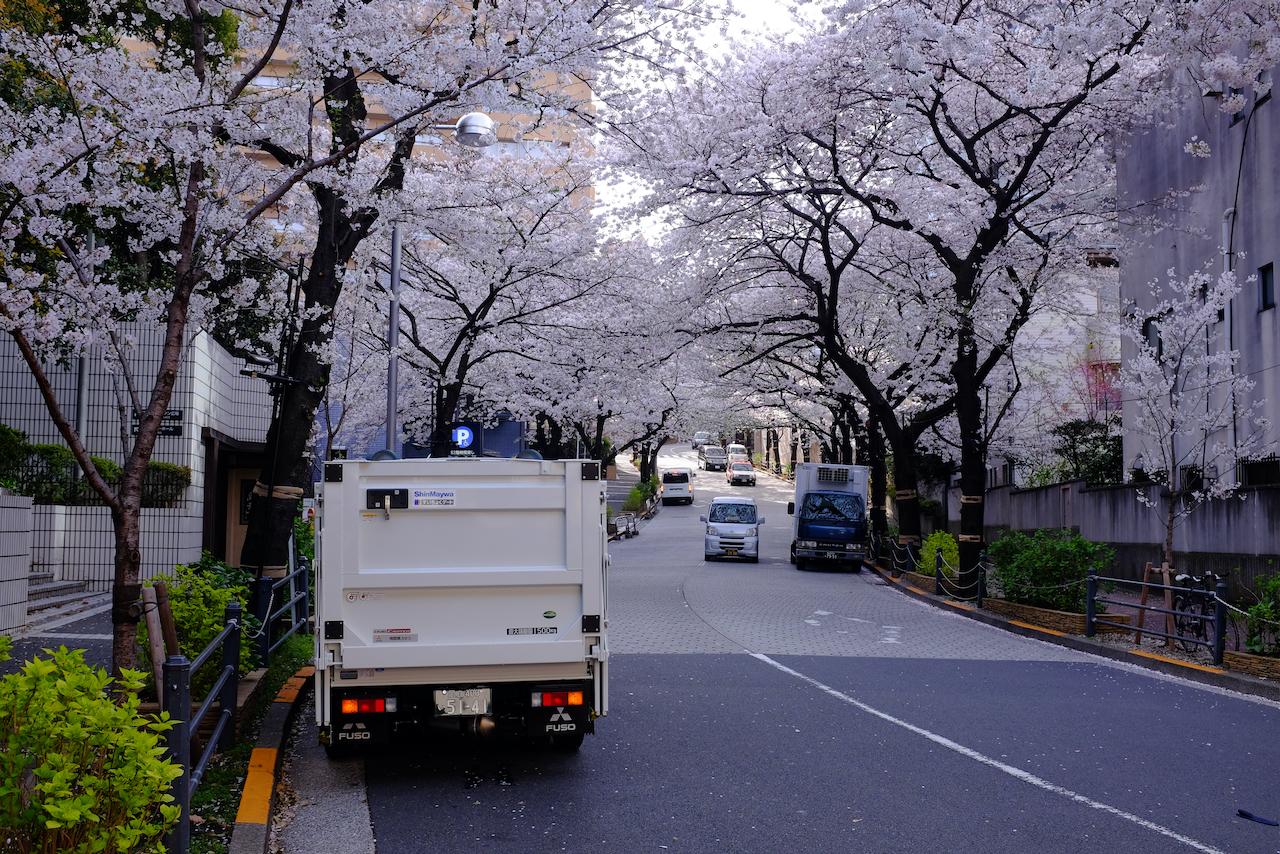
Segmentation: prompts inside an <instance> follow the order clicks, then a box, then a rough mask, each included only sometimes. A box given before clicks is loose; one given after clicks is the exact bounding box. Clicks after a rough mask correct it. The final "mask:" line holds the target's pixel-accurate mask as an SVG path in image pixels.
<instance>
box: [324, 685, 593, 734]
mask: <svg viewBox="0 0 1280 854" xmlns="http://www.w3.org/2000/svg"><path fill="white" fill-rule="evenodd" d="M467 688H483V689H485V690H487V691H488V692H489V696H490V698H491V703H490V706H489V711H488V714H483V715H475V714H468V715H446V714H441V713H440V712H439V711H438V710H437V708H436V703H435V692H436V691H437V690H440V689H449V690H454V691H457V690H463V689H467ZM593 691H594V685H593V683H592V682H590V681H575V682H530V683H509V684H497V685H484V686H477V685H467V686H460V685H399V686H396V685H386V686H378V687H364V688H340V687H334V688H333V689H332V690H331V691H330V692H329V694H328V698H327V700H328V709H329V715H328V719H329V722H328V724H327V725H326V724H323V723H322V725H321V726H320V733H319V735H320V741H321V743H323V744H330V745H337V746H344V745H352V746H355V745H376V744H385V743H389V742H391V741H393V740H394V739H395V738H396V736H397V735H402V734H409V733H419V734H420V733H422V732H424V731H426V730H428V729H443V730H450V731H454V732H458V733H462V734H468V735H489V734H504V735H514V736H529V737H534V738H539V737H545V736H570V735H576V734H579V733H593V732H594V731H595V718H596V716H597V711H596V709H594V708H593V698H594V693H593ZM571 693H576V694H578V695H580V698H581V701H580V702H579V703H578V704H571V703H570V702H568V697H569V695H570V694H571ZM535 694H536V695H538V701H535V700H534V695H535ZM548 694H555V695H557V697H558V699H562V700H563V701H564V705H560V704H559V703H553V704H551V705H542V704H541V703H540V699H541V697H542V696H545V695H548ZM559 695H564V696H563V697H560V696H559ZM344 700H346V701H347V702H348V704H350V703H351V701H353V700H354V701H355V703H356V705H357V706H359V707H360V708H361V709H364V708H366V707H367V706H373V707H375V708H376V709H381V711H377V710H373V709H370V710H366V711H356V712H345V713H344V711H343V701H344ZM362 701H363V702H362ZM378 701H381V702H380V703H379V702H378ZM392 709H394V710H392Z"/></svg>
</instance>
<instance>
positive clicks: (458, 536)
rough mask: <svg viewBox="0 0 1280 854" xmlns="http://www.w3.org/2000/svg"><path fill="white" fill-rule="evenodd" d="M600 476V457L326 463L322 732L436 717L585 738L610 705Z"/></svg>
mask: <svg viewBox="0 0 1280 854" xmlns="http://www.w3.org/2000/svg"><path fill="white" fill-rule="evenodd" d="M604 486H605V484H604V481H602V480H601V479H600V464H599V463H598V462H592V461H588V460H555V461H550V460H545V461H544V460H524V459H485V458H471V459H463V458H455V459H448V458H445V459H407V460H385V461H368V460H345V461H335V462H330V463H326V464H325V466H324V480H323V482H322V483H320V484H318V486H317V506H318V511H319V512H318V514H317V534H316V561H315V566H316V627H317V631H316V672H315V687H316V723H317V724H318V725H319V737H320V742H321V743H322V744H324V745H325V746H326V748H329V749H330V750H331V751H333V750H336V749H338V748H342V747H348V746H361V745H370V744H377V743H381V742H385V741H388V740H390V739H392V738H393V737H394V736H396V735H397V734H404V733H408V732H414V731H420V730H421V728H424V727H432V728H446V729H451V730H455V731H460V732H463V733H467V734H471V735H477V736H479V735H489V734H493V733H503V732H506V733H514V734H516V735H518V736H522V737H524V736H527V737H530V738H532V739H534V740H535V741H539V742H542V743H546V744H549V745H551V746H553V747H556V748H559V749H565V750H576V749H577V748H578V747H579V746H580V745H581V744H582V739H583V736H584V735H585V734H587V733H590V732H594V729H595V721H596V718H598V717H600V716H602V715H604V714H606V713H607V712H608V708H609V682H608V675H609V646H608V636H607V632H606V630H607V628H608V611H607V607H606V594H607V590H608V552H607V550H606V545H605V542H606V539H605V491H604Z"/></svg>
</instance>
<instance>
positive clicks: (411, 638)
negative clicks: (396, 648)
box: [373, 629, 418, 643]
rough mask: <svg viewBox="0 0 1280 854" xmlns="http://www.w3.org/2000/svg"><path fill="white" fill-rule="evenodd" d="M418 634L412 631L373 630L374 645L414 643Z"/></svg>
mask: <svg viewBox="0 0 1280 854" xmlns="http://www.w3.org/2000/svg"><path fill="white" fill-rule="evenodd" d="M417 640H418V633H417V632H415V631H414V630H413V629H374V630H373V642H374V643H414V642H416V641H417Z"/></svg>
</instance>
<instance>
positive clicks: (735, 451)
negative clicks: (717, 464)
mask: <svg viewBox="0 0 1280 854" xmlns="http://www.w3.org/2000/svg"><path fill="white" fill-rule="evenodd" d="M724 452H725V453H726V454H728V455H729V462H730V463H749V462H751V455H750V454H748V453H747V446H746V445H738V444H733V445H727V446H726V447H725V449H724Z"/></svg>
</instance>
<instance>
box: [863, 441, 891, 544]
mask: <svg viewBox="0 0 1280 854" xmlns="http://www.w3.org/2000/svg"><path fill="white" fill-rule="evenodd" d="M864 460H865V463H864V464H865V465H866V466H867V468H869V469H870V470H871V473H870V478H869V479H870V481H871V484H870V486H871V512H870V516H871V530H872V532H873V533H874V534H875V542H876V543H877V544H880V543H883V542H884V538H885V534H886V532H887V531H888V530H889V520H888V513H887V511H886V506H887V500H888V485H889V478H888V469H887V466H886V465H885V448H884V435H883V434H882V433H881V432H880V428H879V427H878V426H877V425H876V423H875V422H874V421H872V422H871V423H869V424H867V442H866V453H865V457H864ZM876 557H877V558H879V557H883V555H880V554H877V555H876Z"/></svg>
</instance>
